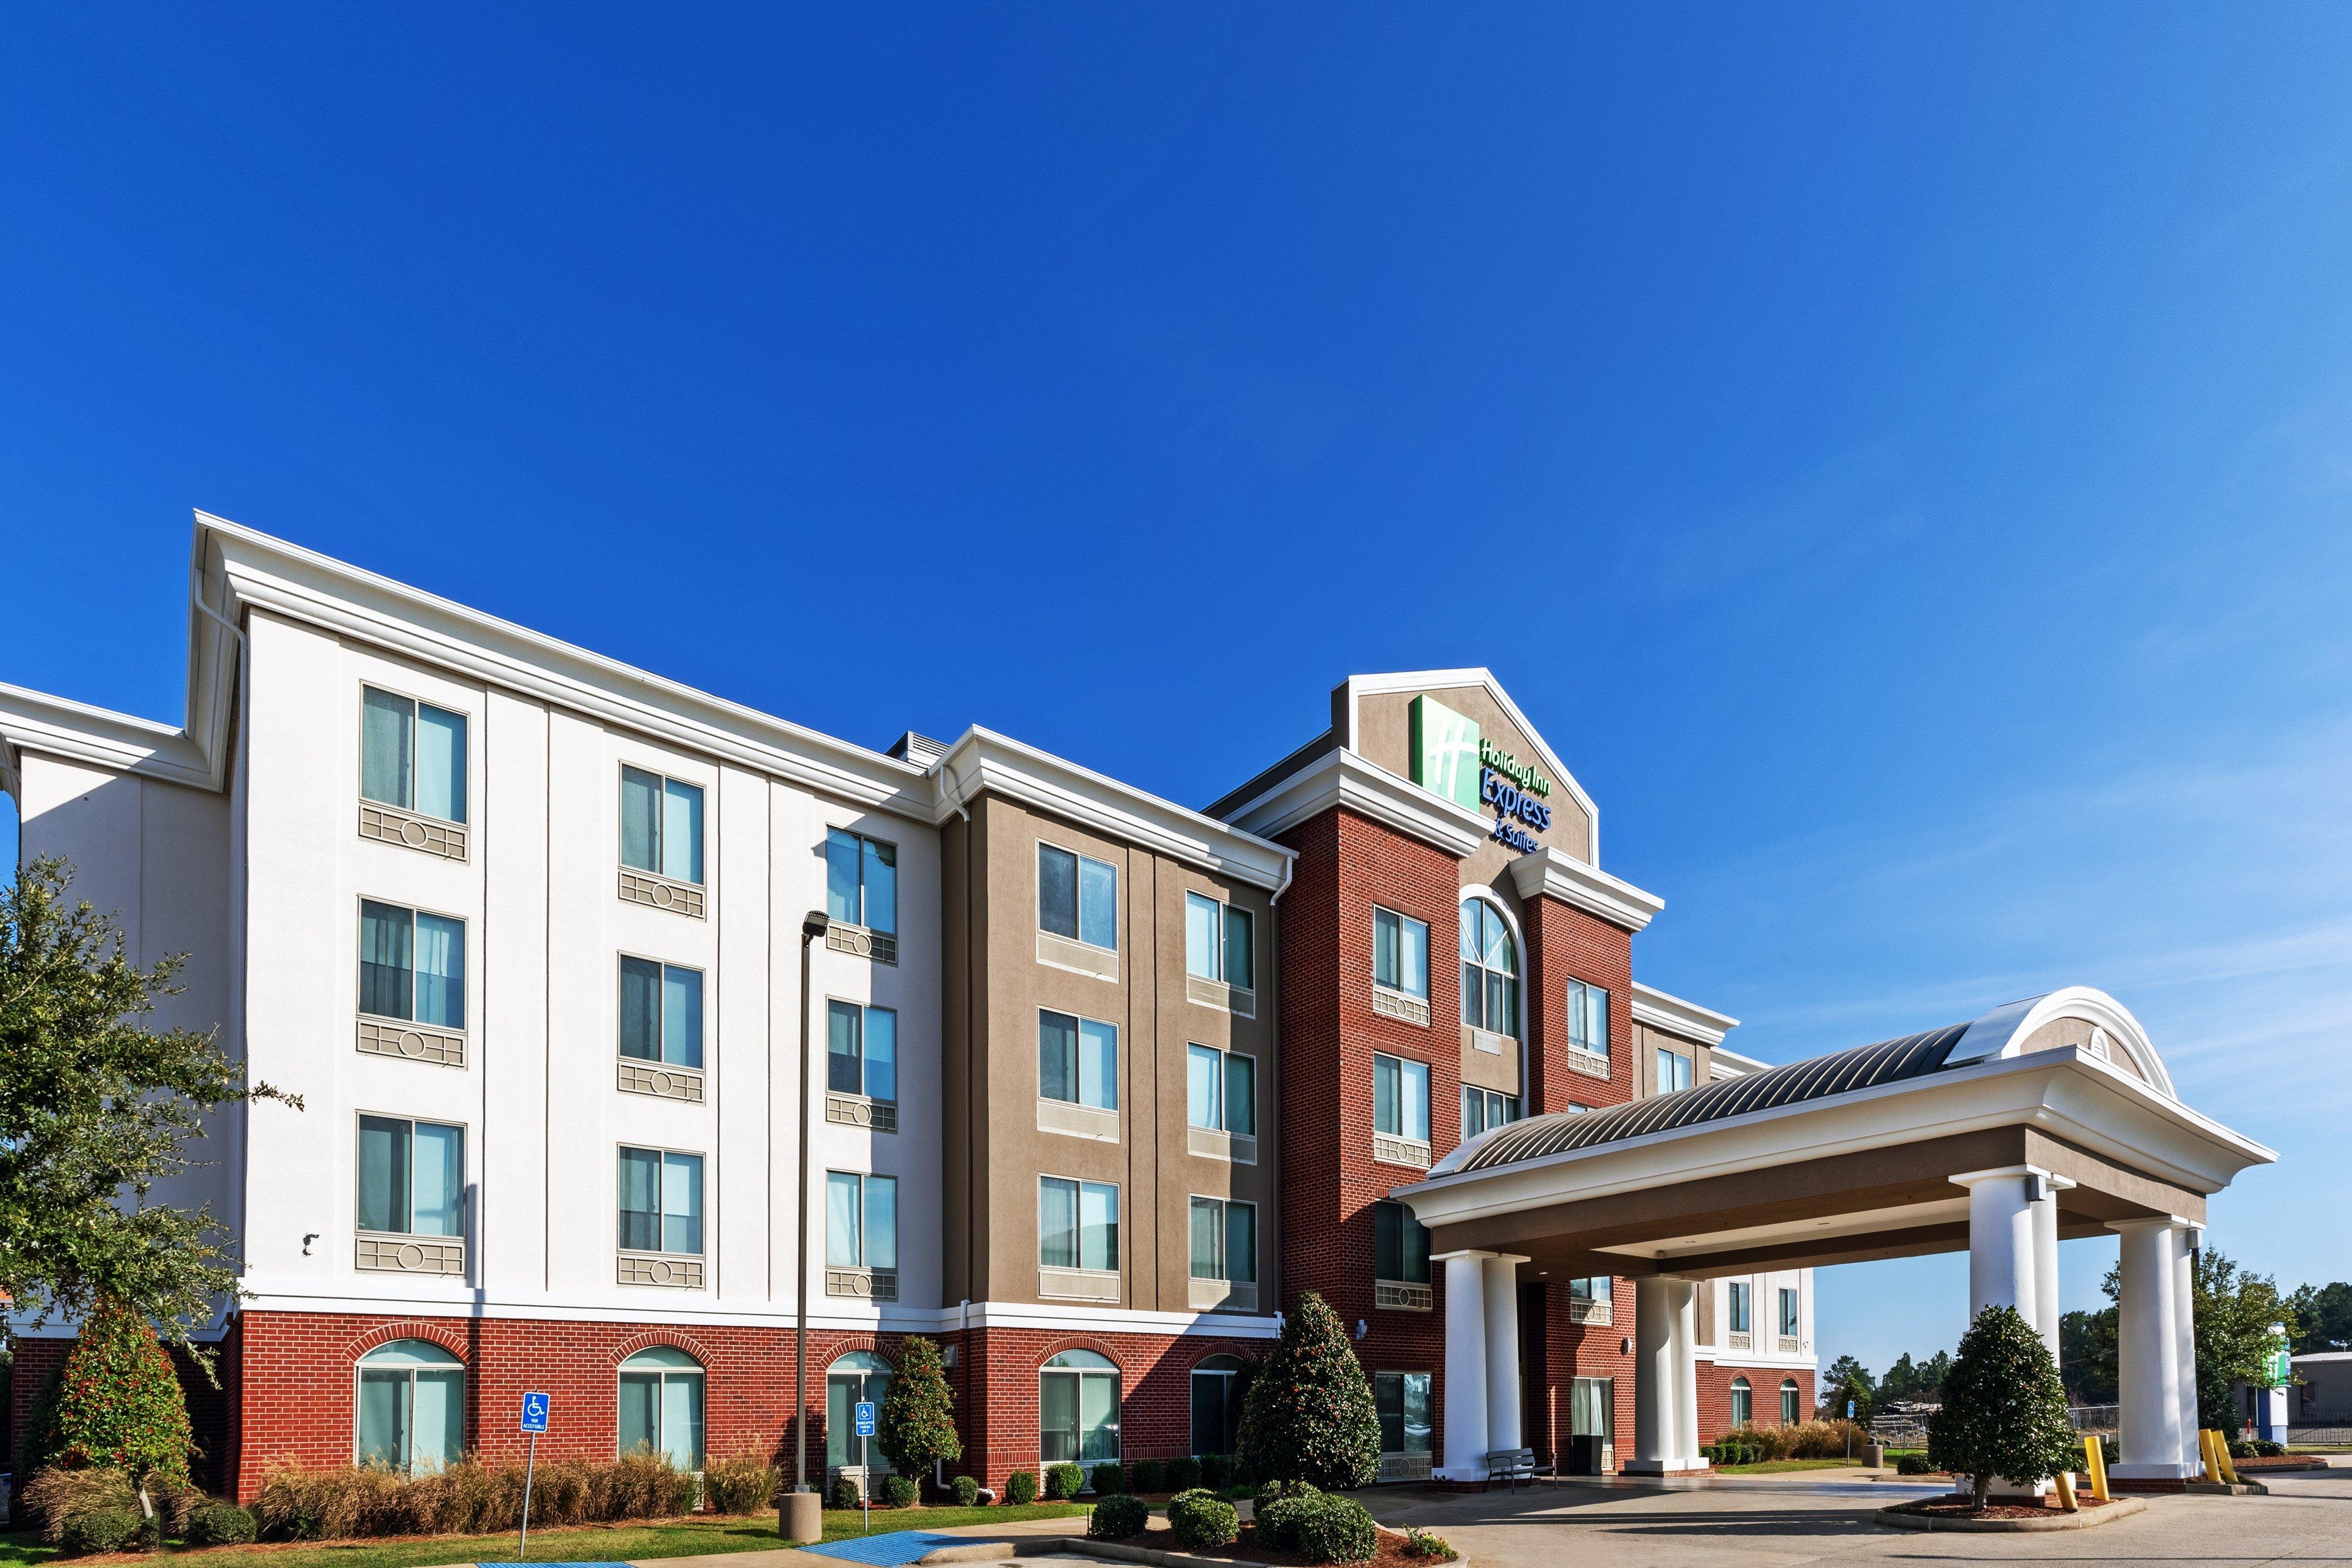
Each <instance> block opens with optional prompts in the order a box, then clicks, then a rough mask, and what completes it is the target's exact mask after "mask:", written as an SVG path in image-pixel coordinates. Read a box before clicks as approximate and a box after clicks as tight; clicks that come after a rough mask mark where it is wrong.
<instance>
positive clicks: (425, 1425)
mask: <svg viewBox="0 0 2352 1568" xmlns="http://www.w3.org/2000/svg"><path fill="white" fill-rule="evenodd" d="M358 1406H359V1422H358V1427H359V1431H358V1436H357V1441H356V1443H355V1444H354V1445H353V1457H354V1458H356V1459H357V1460H358V1461H359V1463H361V1464H362V1465H382V1466H384V1467H386V1468H390V1469H394V1470H397V1471H399V1472H400V1473H401V1474H402V1475H404V1476H406V1475H425V1474H429V1473H430V1472H432V1471H434V1470H437V1469H439V1468H441V1467H442V1466H444V1465H452V1464H455V1463H457V1456H458V1455H459V1454H460V1453H461V1452H463V1451H464V1449H465V1447H466V1368H465V1364H464V1363H461V1362H460V1361H458V1359H457V1357H456V1356H454V1355H451V1354H450V1353H449V1352H447V1351H445V1350H443V1349H442V1348H441V1347H440V1346H439V1345H436V1344H435V1343H433V1342H431V1341H430V1340H394V1341H393V1342H391V1343H390V1344H386V1345H378V1346H376V1348H375V1349H373V1350H372V1351H370V1352H367V1354H365V1355H363V1356H362V1357H360V1359H359V1399H358Z"/></svg>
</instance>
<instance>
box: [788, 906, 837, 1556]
mask: <svg viewBox="0 0 2352 1568" xmlns="http://www.w3.org/2000/svg"><path fill="white" fill-rule="evenodd" d="M832 923H833V922H832V921H830V920H828V919H827V918H826V917H825V913H824V910H810V911H809V912H808V913H807V914H806V915H805V916H803V918H802V920H801V1082H800V1100H799V1104H800V1108H801V1130H800V1148H799V1151H798V1155H797V1163H798V1164H799V1166H800V1182H799V1188H800V1208H799V1210H798V1212H797V1214H796V1215H795V1216H794V1218H793V1235H794V1236H795V1237H797V1238H798V1240H799V1253H800V1272H799V1274H798V1275H797V1276H796V1280H797V1282H796V1284H795V1285H794V1287H793V1299H794V1300H796V1301H798V1302H799V1305H800V1321H799V1326H798V1327H797V1328H796V1329H795V1330H794V1331H793V1400H794V1401H795V1402H796V1406H797V1407H796V1408H795V1409H794V1411H793V1495H792V1496H791V1497H790V1498H789V1499H788V1500H786V1502H785V1508H784V1520H783V1525H784V1538H785V1539H786V1540H788V1541H816V1540H819V1539H821V1538H822V1537H823V1536H824V1500H823V1499H822V1498H820V1497H818V1496H817V1495H816V1494H815V1493H814V1492H812V1491H810V1490H809V1484H808V1407H809V1399H808V1268H809V1256H808V1254H809V1238H808V1212H809V1100H810V1099H811V1098H812V1095H811V1091H810V1089H809V1012H810V1007H809V953H810V952H811V951H812V950H813V949H814V946H815V944H816V943H817V942H818V941H819V940H820V939H822V938H823V937H824V933H825V931H827V930H829V929H830V928H831V926H832Z"/></svg>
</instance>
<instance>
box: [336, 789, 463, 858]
mask: <svg viewBox="0 0 2352 1568" xmlns="http://www.w3.org/2000/svg"><path fill="white" fill-rule="evenodd" d="M360 837H362V838H373V839H374V840H375V841H376V842H377V843H379V844H397V845H400V846H401V847H404V848H407V849H415V850H419V851H422V852H423V853H425V854H426V855H436V856H438V857H440V858H442V859H444V860H463V859H464V858H466V848H467V831H466V825H465V824H464V823H462V822H444V821H442V820H441V819H440V818H439V817H437V816H418V815H417V814H416V813H415V812H413V811H403V810H401V809H400V807H398V806H396V805H383V804H382V803H380V802H377V801H373V800H363V801H362V802H360Z"/></svg>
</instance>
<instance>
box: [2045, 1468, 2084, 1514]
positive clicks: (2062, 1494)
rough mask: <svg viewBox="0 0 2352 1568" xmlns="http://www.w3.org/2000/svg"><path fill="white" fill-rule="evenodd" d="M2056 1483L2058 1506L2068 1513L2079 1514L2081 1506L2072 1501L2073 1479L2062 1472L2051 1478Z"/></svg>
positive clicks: (2081, 1509)
mask: <svg viewBox="0 0 2352 1568" xmlns="http://www.w3.org/2000/svg"><path fill="white" fill-rule="evenodd" d="M2051 1479H2053V1480H2054V1481H2056V1482H2057V1483H2058V1506H2059V1507H2060V1508H2063V1509H2064V1510H2066V1511H2067V1512H2068V1513H2080V1512H2082V1511H2083V1505H2082V1504H2081V1503H2080V1502H2078V1501H2076V1500H2075V1499H2074V1477H2073V1476H2071V1475H2069V1474H2068V1473H2067V1472H2065V1471H2064V1470H2061V1471H2059V1472H2058V1473H2057V1474H2056V1475H2055V1476H2053V1477H2052V1478H2051Z"/></svg>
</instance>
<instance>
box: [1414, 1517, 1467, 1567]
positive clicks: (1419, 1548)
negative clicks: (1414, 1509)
mask: <svg viewBox="0 0 2352 1568" xmlns="http://www.w3.org/2000/svg"><path fill="white" fill-rule="evenodd" d="M1404 1554H1405V1555H1406V1556H1407V1557H1434V1558H1436V1559H1437V1560H1438V1561H1439V1562H1441V1563H1451V1562H1453V1561H1454V1559H1455V1558H1456V1557H1459V1556H1460V1555H1462V1554H1461V1553H1460V1552H1456V1551H1454V1548H1453V1547H1452V1546H1451V1545H1449V1544H1448V1543H1447V1542H1446V1540H1445V1538H1444V1536H1442V1535H1432V1534H1431V1533H1430V1532H1429V1531H1425V1530H1423V1529H1422V1528H1421V1527H1420V1526H1419V1525H1417V1524H1415V1525H1407V1526H1406V1527H1405V1531H1404Z"/></svg>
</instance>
